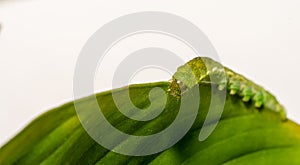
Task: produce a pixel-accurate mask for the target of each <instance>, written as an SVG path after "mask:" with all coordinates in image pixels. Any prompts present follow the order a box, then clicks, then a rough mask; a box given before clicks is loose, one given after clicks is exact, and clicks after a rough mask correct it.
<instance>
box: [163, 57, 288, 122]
mask: <svg viewBox="0 0 300 165" xmlns="http://www.w3.org/2000/svg"><path fill="white" fill-rule="evenodd" d="M170 82H171V85H170V87H169V89H168V91H169V93H170V94H171V95H173V96H174V97H176V98H179V97H180V96H181V94H184V92H185V91H186V90H188V89H191V88H192V87H194V86H195V85H197V84H200V83H213V84H217V85H218V88H219V90H224V89H225V88H226V89H227V90H228V92H229V94H230V95H238V96H239V97H241V99H242V100H243V102H250V103H252V104H254V107H256V108H257V109H260V108H262V107H263V106H264V107H266V108H268V109H270V110H272V111H274V112H276V113H279V114H280V115H281V117H282V119H283V120H286V111H285V109H284V107H283V106H282V105H281V104H280V103H279V102H278V101H277V99H276V98H275V96H273V95H272V94H271V93H270V92H268V91H266V90H265V89H264V88H262V87H261V86H259V85H257V84H255V83H254V82H253V81H251V80H249V79H247V78H245V77H244V76H242V75H240V74H238V73H235V72H234V71H232V70H231V69H228V68H226V67H223V66H222V64H220V63H218V62H216V61H214V60H212V59H210V58H208V57H196V58H194V59H192V60H191V61H189V62H188V63H186V64H184V65H183V66H181V67H179V68H178V69H177V71H176V72H175V74H174V75H173V77H172V79H171V80H170Z"/></svg>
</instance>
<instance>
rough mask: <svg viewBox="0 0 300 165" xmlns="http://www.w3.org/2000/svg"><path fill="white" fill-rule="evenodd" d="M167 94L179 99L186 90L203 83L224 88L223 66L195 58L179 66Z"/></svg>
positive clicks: (210, 60)
mask: <svg viewBox="0 0 300 165" xmlns="http://www.w3.org/2000/svg"><path fill="white" fill-rule="evenodd" d="M170 82H171V85H170V88H169V90H168V91H169V92H170V94H171V95H173V96H175V97H180V95H181V94H183V93H184V92H185V91H186V90H188V89H191V88H193V87H194V86H195V85H197V84H200V83H201V82H203V83H213V84H218V85H219V89H220V90H223V89H224V88H226V84H227V77H226V73H225V70H224V68H223V66H222V65H221V64H220V63H218V62H216V61H214V60H212V59H210V58H208V57H196V58H194V59H192V60H191V61H189V62H187V63H186V64H184V65H182V66H180V67H179V68H178V69H177V71H176V72H175V74H174V75H173V77H172V79H171V80H170Z"/></svg>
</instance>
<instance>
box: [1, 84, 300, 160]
mask: <svg viewBox="0 0 300 165" xmlns="http://www.w3.org/2000/svg"><path fill="white" fill-rule="evenodd" d="M169 85H170V83H169V82H158V83H149V84H139V85H131V86H129V91H130V97H131V100H132V102H133V103H134V104H135V105H136V106H137V107H139V108H145V107H147V106H149V104H150V101H149V99H148V96H149V91H150V90H151V89H152V88H154V87H160V88H162V89H163V90H164V91H166V93H167V89H168V87H169ZM127 89H128V87H124V88H121V89H117V94H116V95H117V97H118V98H120V99H122V97H124V95H125V92H128V90H127ZM199 90H200V95H201V97H200V108H199V112H198V116H197V118H196V121H195V123H194V125H193V127H192V128H191V129H190V130H189V132H188V133H187V134H186V135H185V136H184V138H183V139H181V140H180V141H179V142H178V143H177V144H175V145H174V146H173V147H171V148H169V149H167V150H165V151H163V152H160V153H157V154H154V155H149V156H138V157H136V156H125V155H121V154H117V153H114V152H112V151H109V150H107V149H105V148H103V147H102V146H101V145H99V144H97V143H96V142H95V141H94V140H93V139H92V138H91V137H90V136H89V135H88V134H87V133H86V131H85V130H84V129H83V127H82V126H81V123H80V121H79V120H78V117H77V115H76V111H75V109H74V104H73V102H70V103H67V104H65V105H63V106H61V107H58V108H55V109H53V110H51V111H49V112H47V113H45V114H43V115H41V116H40V117H38V118H37V119H35V120H34V121H33V122H32V123H31V124H29V125H28V126H27V127H26V128H25V129H24V130H23V131H22V132H21V133H19V134H18V135H17V136H16V137H14V138H13V139H12V140H11V141H9V142H8V143H7V144H6V145H4V146H3V147H2V148H1V149H0V164H1V165H6V164H51V165H52V164H152V165H155V164H300V157H299V155H300V126H299V125H297V124H295V123H294V122H292V121H289V120H287V121H282V120H281V117H280V115H278V114H276V113H274V112H273V111H271V110H268V109H266V108H262V109H257V108H255V107H254V106H253V105H251V104H247V103H244V102H243V101H242V100H241V98H239V97H238V96H232V95H228V96H227V98H226V103H225V107H224V111H223V114H222V118H221V120H220V122H219V123H218V125H217V128H216V129H215V130H214V132H213V133H212V134H211V135H210V136H209V137H208V139H206V140H205V141H202V142H200V141H199V140H198V136H199V132H200V129H201V127H202V125H203V122H204V119H205V117H206V114H207V111H208V107H209V104H210V97H211V86H210V85H209V84H200V87H199ZM154 95H155V93H154ZM96 97H97V100H98V103H99V106H100V107H101V108H102V112H103V113H104V115H105V116H106V118H107V120H108V121H109V122H110V123H111V124H112V125H113V126H115V127H116V128H117V129H119V130H122V131H123V132H126V133H128V134H134V135H149V134H153V133H157V132H159V131H161V130H163V129H164V128H166V127H167V126H168V125H169V124H171V123H172V121H173V120H174V118H175V117H176V114H177V112H178V107H179V101H178V99H177V98H175V97H173V96H171V95H168V99H167V105H166V107H165V109H164V111H163V112H162V114H160V116H159V117H157V118H155V119H153V120H151V121H147V122H145V121H143V122H140V121H135V120H131V119H129V118H127V117H126V116H124V115H123V114H121V113H120V112H118V110H117V108H116V106H115V104H114V101H113V98H112V94H111V91H107V92H103V93H99V94H97V95H96ZM160 99H161V98H159V95H157V100H160ZM90 100H91V98H90V97H86V98H83V99H81V104H83V105H84V106H85V107H86V108H87V109H88V108H89V105H90V102H91V101H90ZM125 104H126V103H125ZM125 107H126V106H125ZM211 121H212V123H213V122H214V119H213V118H212V119H211ZM207 127H209V125H208V126H207Z"/></svg>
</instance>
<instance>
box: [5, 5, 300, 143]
mask: <svg viewBox="0 0 300 165" xmlns="http://www.w3.org/2000/svg"><path fill="white" fill-rule="evenodd" d="M299 9H300V1H299V0H252V1H241V0H227V1H216V0H210V1H201V0H190V1H181V0H164V1H161V0H151V1H141V0H128V1H123V0H109V1H108V0H107V1H99V0H95V1H87V0H85V1H83V0H75V1H74V0H22V1H21V0H20V1H18V0H7V1H3V0H2V1H1V0H0V22H1V24H2V30H1V33H0V82H1V83H0V92H1V94H0V126H1V127H0V145H1V144H3V143H4V142H5V141H7V140H8V139H9V138H11V137H12V136H13V135H14V134H16V133H17V132H18V131H19V130H21V129H22V128H23V127H24V126H25V124H27V123H29V122H30V121H31V120H32V119H33V118H35V117H36V116H38V115H39V114H41V113H42V112H45V111H46V110H48V109H50V108H53V107H55V106H58V105H60V104H62V103H65V102H67V101H70V100H72V97H73V92H72V87H73V86H72V85H73V81H72V80H73V72H74V67H75V63H76V59H77V57H78V55H79V52H80V50H81V48H82V46H83V45H84V44H85V42H86V41H87V39H88V38H89V37H90V36H91V35H92V34H93V33H94V32H95V31H96V30H97V29H98V28H100V27H101V26H102V25H103V24H105V23H107V22H109V21H111V20H113V19H115V18H117V17H120V16H122V15H125V14H129V13H134V12H139V11H165V12H169V13H173V14H176V15H179V16H182V17H184V18H186V19H188V20H189V21H191V22H193V23H194V24H196V25H197V26H198V27H199V28H200V29H201V30H202V31H203V32H204V33H205V34H206V35H207V36H208V38H209V39H210V40H211V42H212V43H213V45H214V46H215V48H216V49H217V51H218V53H219V57H220V58H221V61H222V62H223V64H225V65H226V66H229V67H230V68H232V69H233V70H235V71H237V72H239V73H242V74H243V75H246V76H247V77H248V78H250V79H252V80H254V81H255V82H257V83H258V84H261V85H262V86H264V87H266V88H267V89H268V90H270V91H271V92H272V93H273V94H274V95H276V96H277V98H278V99H279V100H280V102H281V103H282V104H283V105H284V106H285V107H286V109H287V111H288V116H289V117H290V118H291V119H293V120H296V121H297V122H298V123H299V122H300V111H299V109H298V107H297V104H299V102H298V101H299V99H298V98H299V93H300V88H299V84H300V77H299V75H300V65H299V62H300V48H299V46H300V45H299V43H300V31H299V30H300V12H299V11H300V10H299ZM145 37H147V36H144V38H145ZM137 40H138V39H137ZM137 40H136V41H137ZM160 41H164V42H163V43H169V46H172V45H173V44H174V43H172V41H170V42H167V41H169V40H168V39H165V40H163V39H162V40H160ZM127 42H133V41H127ZM174 42H175V41H174ZM144 43H146V42H144ZM125 45H126V44H125ZM136 46H137V48H136V49H138V46H139V45H136ZM120 47H122V45H121V46H120ZM173 47H174V46H173ZM123 48H124V47H123ZM131 49H133V48H131ZM117 52H118V51H116V52H115V53H112V54H113V55H114V56H115V58H118V55H120V56H121V54H118V53H120V51H119V52H118V53H117ZM187 52H188V51H187ZM124 54H126V53H123V54H122V56H124ZM111 62H112V61H111ZM155 72H157V71H155ZM109 75H110V74H105V73H104V74H103V75H101V76H99V75H98V78H96V82H102V83H103V81H102V80H106V79H107V78H106V76H109ZM141 75H146V76H147V79H146V80H147V81H155V80H168V77H169V76H168V74H163V73H161V74H160V75H161V76H158V74H153V72H149V71H145V72H144V73H143V74H140V78H137V79H136V80H137V81H136V82H139V80H141V79H143V80H145V79H144V77H143V76H141ZM99 77H100V78H99ZM137 77H138V76H137ZM133 82H134V81H133ZM99 84H101V83H99ZM99 84H97V83H96V85H95V88H96V90H97V91H102V90H105V89H109V85H108V83H107V82H106V83H103V84H104V85H99Z"/></svg>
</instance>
